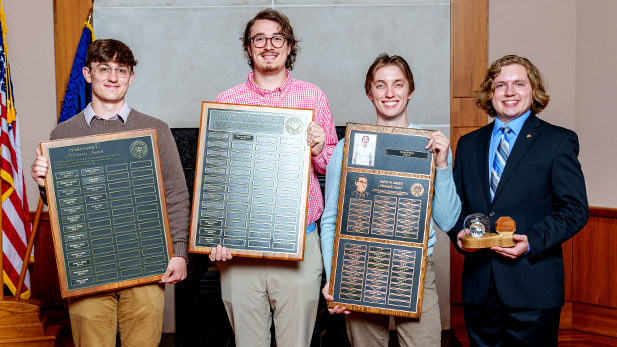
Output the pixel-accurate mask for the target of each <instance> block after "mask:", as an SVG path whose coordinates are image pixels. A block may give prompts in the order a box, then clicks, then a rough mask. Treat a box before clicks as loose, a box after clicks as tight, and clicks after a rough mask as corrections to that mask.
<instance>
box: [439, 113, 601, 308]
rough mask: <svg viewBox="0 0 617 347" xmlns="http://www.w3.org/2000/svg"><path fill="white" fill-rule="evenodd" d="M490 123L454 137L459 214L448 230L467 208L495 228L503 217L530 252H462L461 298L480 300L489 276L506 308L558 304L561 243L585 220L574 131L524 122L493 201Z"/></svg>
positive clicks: (452, 235) (585, 205)
mask: <svg viewBox="0 0 617 347" xmlns="http://www.w3.org/2000/svg"><path fill="white" fill-rule="evenodd" d="M492 129H493V123H490V124H488V125H486V126H484V127H482V128H480V129H478V130H476V131H474V132H471V133H469V134H467V135H465V136H463V137H461V139H460V140H459V141H458V145H457V148H456V157H455V162H454V182H455V183H456V188H457V191H458V195H459V197H460V198H461V202H462V210H461V214H460V216H459V220H458V222H457V224H456V226H455V227H454V229H452V230H451V231H450V232H449V233H448V234H449V236H450V239H451V240H452V242H453V243H454V245H455V247H456V236H457V234H458V232H459V231H460V230H462V229H463V223H464V219H465V217H466V216H467V215H469V214H472V213H478V212H479V213H484V214H486V215H487V216H489V218H490V220H491V222H492V225H491V228H494V226H495V222H496V221H497V219H499V217H501V216H509V217H511V218H512V219H513V220H514V221H515V222H516V233H518V234H524V235H527V238H528V240H529V244H530V246H531V250H530V252H528V253H527V254H525V255H521V256H519V257H518V258H517V259H509V258H505V257H503V256H501V255H499V254H497V253H495V252H494V251H491V250H490V249H484V250H480V251H476V252H468V253H467V252H463V251H462V250H460V249H458V247H457V250H458V251H459V252H461V253H463V254H465V262H464V265H463V302H464V303H467V304H484V302H485V299H486V295H487V292H488V287H489V281H490V278H491V274H492V275H493V276H494V278H495V285H496V288H497V291H498V293H499V296H500V298H501V299H502V301H503V303H504V304H505V306H506V307H511V308H523V309H545V308H556V307H560V306H562V305H563V302H564V270H563V256H562V249H561V244H562V243H563V242H565V241H566V240H568V239H569V238H571V237H572V236H574V234H576V233H577V232H578V231H579V230H581V229H582V228H583V227H584V226H585V224H586V223H587V219H588V218H589V206H588V203H587V193H586V190H585V180H584V178H583V172H582V171H581V165H580V163H579V161H578V151H579V145H578V137H577V136H576V133H574V132H573V131H571V130H568V129H565V128H561V127H558V126H554V125H551V124H549V123H547V122H545V121H543V120H541V119H539V118H538V117H536V116H535V115H534V114H531V115H530V116H529V118H528V119H527V120H526V121H525V123H524V124H523V127H522V128H521V132H520V133H519V135H518V137H517V139H516V142H515V144H514V147H513V149H512V152H511V153H510V156H509V157H508V161H507V163H506V167H505V169H504V171H503V174H502V177H501V179H500V181H499V186H498V187H497V191H496V192H495V197H494V199H493V201H492V202H491V196H490V188H489V177H488V168H489V163H488V160H489V153H488V151H489V142H490V139H491V132H492Z"/></svg>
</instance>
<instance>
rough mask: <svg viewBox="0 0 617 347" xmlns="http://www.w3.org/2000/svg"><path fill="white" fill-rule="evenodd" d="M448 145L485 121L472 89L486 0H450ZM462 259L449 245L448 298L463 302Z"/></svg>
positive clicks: (483, 56)
mask: <svg viewBox="0 0 617 347" xmlns="http://www.w3.org/2000/svg"><path fill="white" fill-rule="evenodd" d="M450 6H451V7H450V11H451V18H450V42H451V44H450V45H451V51H450V69H451V70H450V78H451V81H450V126H451V128H450V144H451V146H452V152H455V151H456V143H457V142H458V139H459V138H460V137H461V136H463V135H465V134H467V133H469V132H471V131H473V130H476V129H478V128H480V127H482V126H484V125H486V124H487V122H488V117H487V116H486V114H485V113H484V112H482V111H481V110H480V109H478V108H477V107H476V104H475V99H474V97H473V96H474V91H475V90H477V89H479V87H480V83H481V82H482V79H483V77H484V73H485V71H486V68H487V67H488V0H451V1H450ZM463 259H464V257H463V256H462V255H460V254H459V253H458V252H456V250H455V249H454V247H453V246H450V301H451V302H452V303H460V302H462V296H461V275H462V270H463Z"/></svg>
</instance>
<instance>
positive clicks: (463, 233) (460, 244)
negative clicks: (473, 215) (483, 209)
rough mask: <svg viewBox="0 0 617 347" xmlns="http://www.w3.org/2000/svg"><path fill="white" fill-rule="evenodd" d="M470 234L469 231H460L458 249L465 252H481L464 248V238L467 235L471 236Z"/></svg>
mask: <svg viewBox="0 0 617 347" xmlns="http://www.w3.org/2000/svg"><path fill="white" fill-rule="evenodd" d="M470 233H471V232H470V231H469V229H463V230H461V231H459V232H458V235H456V244H457V245H458V248H460V249H462V250H463V251H465V252H475V251H479V250H480V248H464V247H463V236H465V235H466V234H470Z"/></svg>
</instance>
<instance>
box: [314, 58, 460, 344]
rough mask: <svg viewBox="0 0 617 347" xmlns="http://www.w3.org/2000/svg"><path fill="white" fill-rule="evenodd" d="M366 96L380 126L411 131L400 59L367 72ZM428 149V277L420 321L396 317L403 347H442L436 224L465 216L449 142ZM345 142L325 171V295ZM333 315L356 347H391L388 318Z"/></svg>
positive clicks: (445, 226) (409, 80)
mask: <svg viewBox="0 0 617 347" xmlns="http://www.w3.org/2000/svg"><path fill="white" fill-rule="evenodd" d="M365 90H366V94H367V96H368V98H369V100H371V101H372V102H373V105H374V106H375V111H376V114H377V121H376V124H377V125H386V126H394V127H403V128H407V127H409V128H411V127H412V125H411V123H410V122H409V119H408V117H407V104H408V102H409V100H410V99H411V96H412V94H413V91H414V81H413V74H412V72H411V69H410V68H409V65H408V64H407V62H406V61H405V60H404V59H403V58H401V57H399V56H396V55H395V56H388V55H387V54H385V53H382V54H381V55H379V56H378V57H377V59H376V60H375V62H374V63H373V65H371V67H370V68H369V70H368V73H367V76H366V82H365ZM428 139H429V142H428V144H427V146H426V149H429V150H430V151H431V152H433V153H435V154H436V162H437V169H436V174H435V191H434V195H433V205H432V206H433V210H432V218H431V227H430V232H429V241H428V249H427V261H426V269H425V277H424V293H423V297H422V312H421V317H422V318H421V319H419V320H418V319H410V318H402V317H394V320H395V323H396V330H397V333H398V337H399V344H400V345H401V346H412V345H413V346H441V322H440V316H439V305H438V298H437V289H436V287H435V273H434V270H433V265H434V260H433V256H432V253H433V245H434V244H435V242H436V241H437V238H436V236H435V229H434V224H435V223H437V225H438V226H439V227H440V228H441V229H442V230H446V231H447V230H450V229H451V228H452V227H453V226H454V223H455V222H456V219H457V218H458V214H459V212H460V210H461V203H460V200H459V198H458V195H457V194H456V188H455V185H454V181H453V179H452V167H451V162H452V155H451V153H450V148H449V144H450V141H449V140H448V138H447V137H446V136H445V135H444V134H443V133H441V132H439V131H436V132H433V133H431V134H430V135H429V136H428ZM344 145H345V143H344V141H340V142H339V144H338V145H337V146H336V148H335V150H334V152H333V153H332V157H331V158H330V162H329V163H328V168H327V170H326V195H325V200H326V202H325V207H324V212H323V214H322V217H321V248H322V255H323V260H324V266H325V270H326V277H327V279H328V282H327V283H326V285H325V287H324V288H323V289H322V293H323V295H324V298H325V299H326V300H328V301H332V300H333V297H332V296H331V295H329V294H328V288H329V280H330V270H331V269H330V268H331V265H332V252H333V245H334V234H335V227H336V218H337V206H338V200H339V186H340V179H341V170H342V163H343V148H344ZM329 311H330V313H344V314H346V322H347V334H348V336H349V340H350V342H351V345H352V346H367V347H372V346H387V345H388V340H389V331H388V330H389V329H388V328H389V321H390V317H389V316H382V315H376V314H367V313H362V312H350V311H348V310H346V309H345V307H338V306H335V307H334V308H332V309H329Z"/></svg>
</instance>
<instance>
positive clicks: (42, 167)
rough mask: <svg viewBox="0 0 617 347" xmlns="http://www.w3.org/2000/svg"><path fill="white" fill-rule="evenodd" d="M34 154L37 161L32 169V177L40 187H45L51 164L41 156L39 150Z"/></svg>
mask: <svg viewBox="0 0 617 347" xmlns="http://www.w3.org/2000/svg"><path fill="white" fill-rule="evenodd" d="M34 152H35V153H36V159H34V163H32V166H31V167H30V175H32V179H34V181H35V182H36V184H38V185H39V187H44V186H45V177H47V168H48V167H49V162H48V161H47V158H45V157H44V156H42V155H41V151H40V150H39V149H38V148H37V149H36V150H35V151H34Z"/></svg>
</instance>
